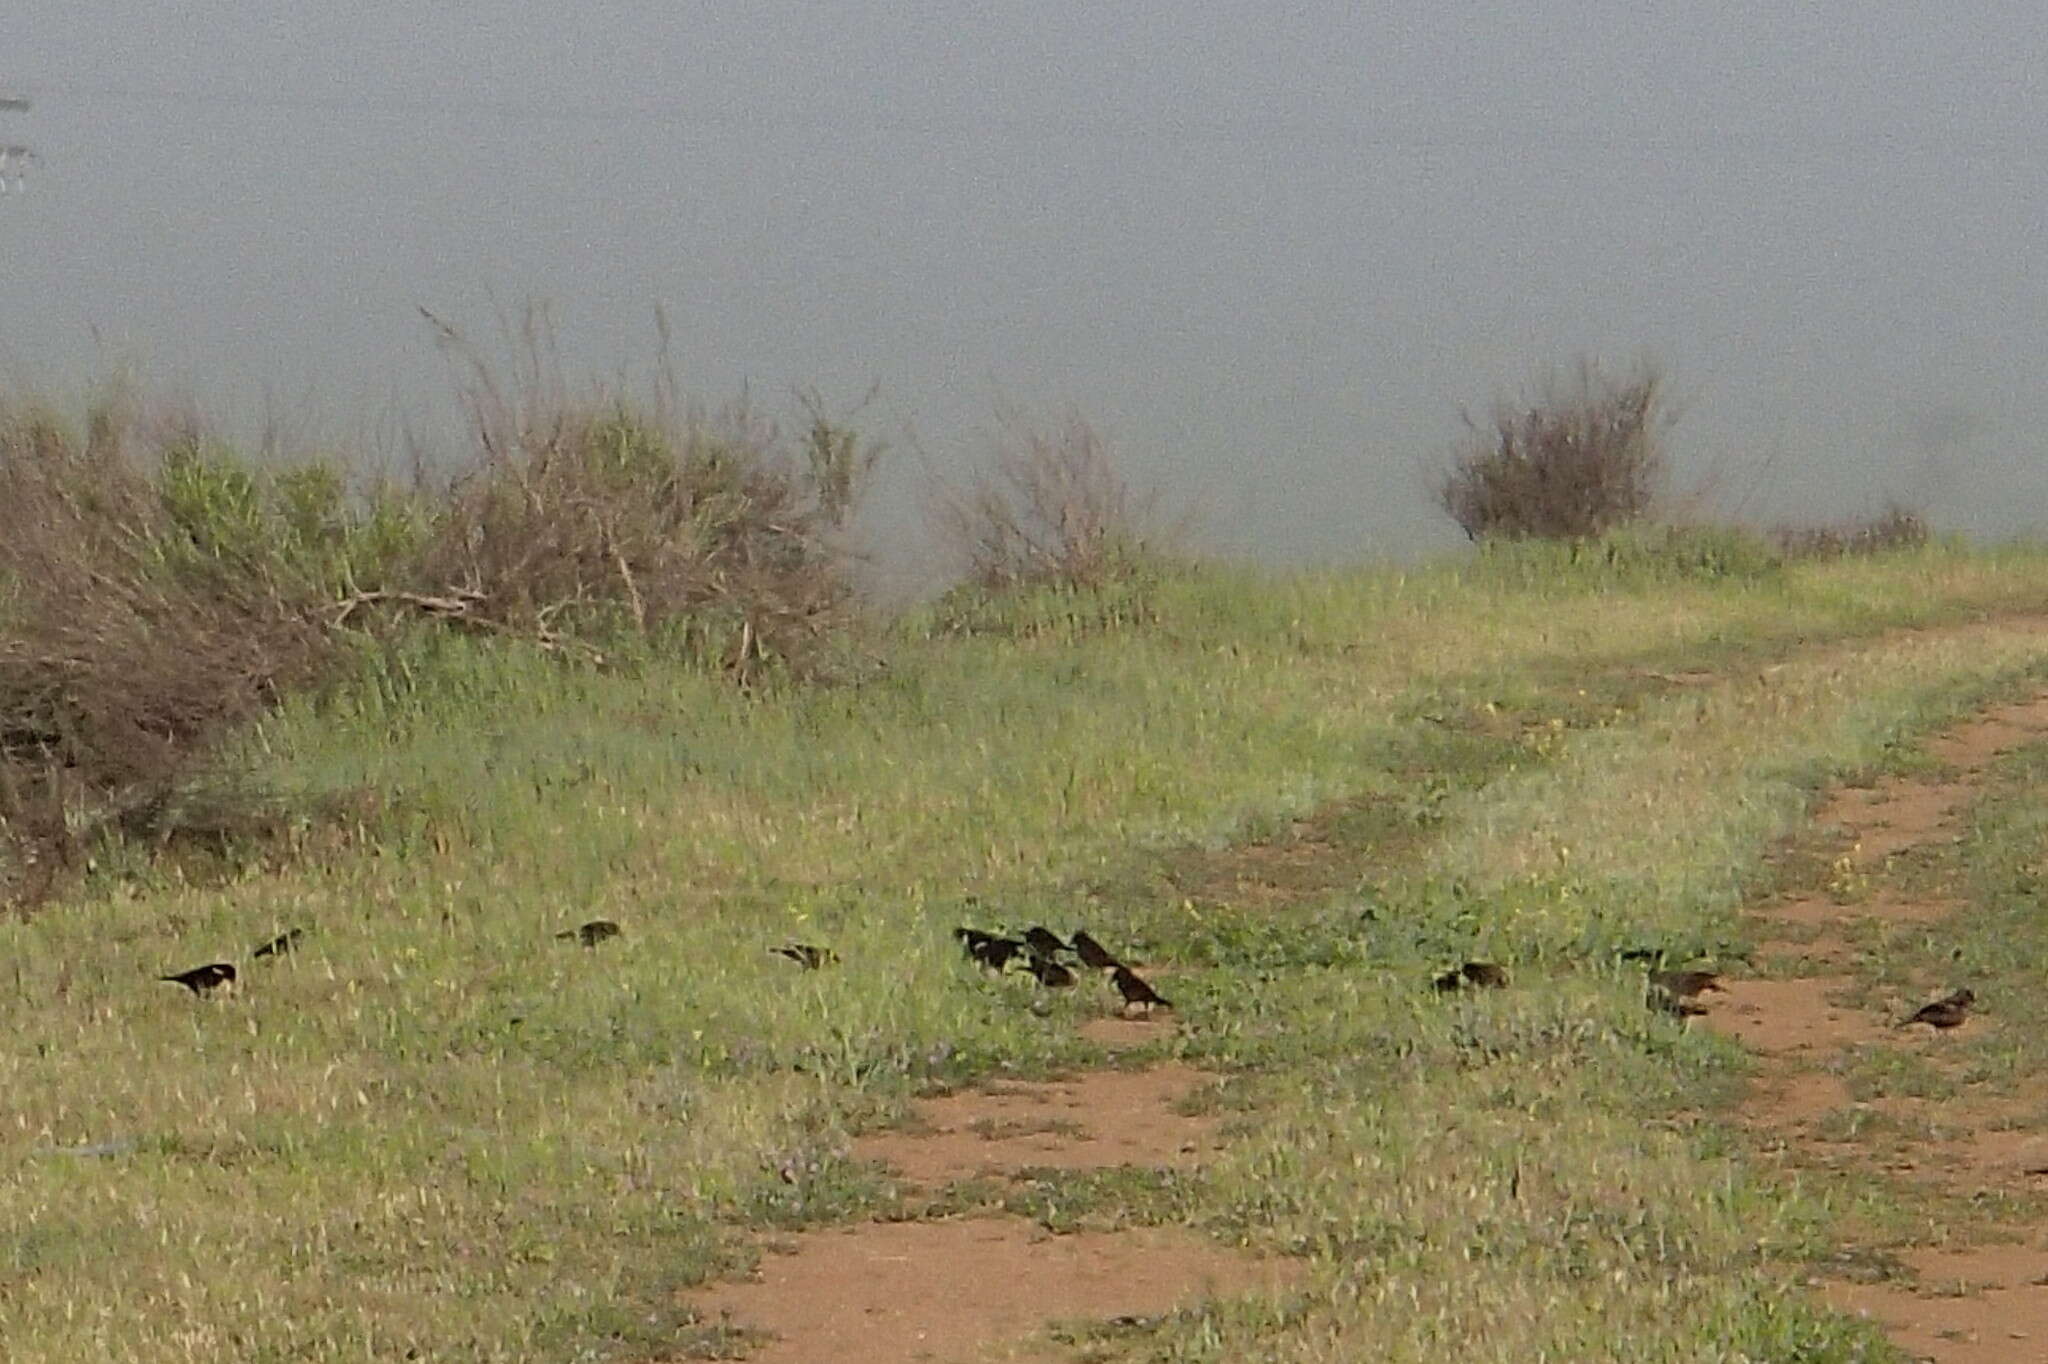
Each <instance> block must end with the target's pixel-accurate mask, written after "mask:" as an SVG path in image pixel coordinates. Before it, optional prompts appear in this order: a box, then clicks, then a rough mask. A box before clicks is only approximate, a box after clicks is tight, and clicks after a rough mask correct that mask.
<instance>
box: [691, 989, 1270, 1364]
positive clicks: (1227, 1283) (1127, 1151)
mask: <svg viewBox="0 0 2048 1364" xmlns="http://www.w3.org/2000/svg"><path fill="white" fill-rule="evenodd" d="M1097 1023H1099V1024H1118V1025H1121V1026H1122V1027H1123V1028H1125V1029H1128V1030H1131V1032H1132V1034H1133V1036H1134V1038H1136V1039H1137V1040H1151V1039H1152V1038H1153V1037H1156V1036H1157V1035H1158V1034H1157V1028H1156V1025H1154V1024H1148V1023H1142V1022H1135V1021H1133V1022H1128V1023H1126V1022H1125V1021H1124V1020H1121V1019H1101V1020H1097ZM1218 1083H1219V1081H1218V1080H1217V1078H1216V1077H1215V1076H1212V1075H1209V1074H1207V1073H1205V1072H1202V1071H1198V1070H1195V1069H1194V1068H1192V1067H1190V1066H1184V1065H1178V1064H1166V1065H1159V1066H1154V1067H1151V1068H1149V1069H1145V1070H1129V1071H1120V1070H1102V1071H1090V1072H1087V1073H1085V1074H1081V1075H1077V1076H1073V1077H1070V1078H1067V1079H1061V1080H1049V1081H1034V1082H1022V1081H1019V1082H1010V1083H1005V1084H998V1085H990V1086H987V1087H984V1088H981V1089H974V1090H967V1091H963V1092H961V1093H957V1094H949V1095H945V1096H943V1097H940V1098H934V1099H927V1100H923V1101H921V1102H920V1103H919V1104H918V1105H917V1112H916V1116H915V1118H914V1119H913V1121H912V1123H911V1124H910V1125H909V1126H908V1127H906V1128H904V1129H901V1130H897V1131H890V1132H880V1133H875V1134H872V1135H869V1136H866V1137H862V1138H861V1139H860V1140H859V1141H857V1142H856V1143H855V1145H854V1154H855V1155H856V1156H857V1157H859V1158H861V1159H863V1160H874V1161H880V1162H882V1163H884V1164H886V1165H888V1166H890V1167H892V1168H893V1169H895V1170H896V1171H897V1172H898V1173H899V1174H901V1175H902V1176H903V1177H904V1178H905V1179H906V1180H907V1181H909V1182H911V1183H914V1184H918V1185H922V1186H925V1187H934V1186H938V1185H942V1184H945V1183H948V1182H951V1181H955V1180H962V1179H974V1178H989V1177H993V1178H998V1179H1001V1178H1010V1177H1016V1176H1020V1175H1022V1174H1023V1173H1024V1172H1025V1171H1028V1170H1033V1169H1038V1170H1043V1169H1063V1170H1088V1169H1107V1168H1115V1167H1123V1166H1134V1167H1139V1168H1144V1169H1161V1168H1177V1169H1185V1168H1189V1167H1192V1166H1195V1165H1198V1164H1199V1163H1200V1162H1201V1161H1202V1160H1203V1159H1204V1158H1205V1157H1207V1156H1208V1155H1210V1154H1211V1153H1213V1152H1214V1151H1216V1150H1217V1149H1218V1147H1219V1145H1220V1139H1219V1137H1218V1127H1219V1124H1220V1120H1219V1119H1218V1118H1216V1117H1214V1116H1210V1115H1204V1114H1200V1113H1196V1114H1190V1113H1187V1112H1183V1111H1182V1110H1183V1109H1184V1108H1187V1107H1190V1106H1193V1107H1195V1108H1197V1109H1199V1108H1201V1107H1203V1105H1201V1104H1200V1102H1199V1100H1200V1097H1201V1095H1202V1093H1203V1091H1204V1090H1205V1089H1211V1088H1213V1087H1214V1086H1215V1085H1217V1084H1218ZM1190 1100H1195V1101H1196V1102H1195V1103H1194V1104H1193V1105H1190ZM1300 1268H1301V1266H1300V1264H1299V1263H1298V1262H1292V1261H1281V1260H1270V1259H1260V1258H1255V1257H1253V1256H1249V1255H1245V1254H1241V1253H1239V1252H1236V1251H1233V1250H1230V1249H1228V1248H1226V1247H1223V1246H1219V1245H1216V1244H1215V1243H1214V1242H1212V1241H1209V1240H1207V1239H1205V1238H1204V1237H1202V1236H1200V1235H1197V1234H1195V1233H1193V1232H1190V1231H1184V1230H1180V1229H1176V1228H1163V1227H1155V1228H1145V1229H1139V1230H1130V1231H1118V1232H1092V1231H1091V1232H1076V1233H1071V1234H1065V1235H1054V1234H1052V1233H1050V1232H1048V1231H1046V1230H1044V1229H1043V1228H1041V1227H1039V1226H1038V1225H1036V1224H1035V1223H1032V1222H1029V1221H1026V1220H1024V1219H1022V1218H1018V1217H1009V1216H981V1217H964V1218H952V1219H946V1220H942V1221H927V1222H870V1223H863V1224H861V1225H858V1226H852V1227H834V1228H831V1229H829V1230H824V1231H814V1232H806V1233H803V1234H802V1235H799V1236H797V1237H795V1238H793V1239H792V1240H790V1241H788V1242H786V1243H783V1244H782V1245H781V1246H778V1247H777V1248H775V1250H774V1251H773V1252H771V1253H770V1254H769V1255H767V1256H766V1257H765V1258H764V1259H763V1261H762V1263H761V1267H760V1271H759V1273H758V1275H757V1276H756V1277H755V1278H754V1279H752V1280H750V1281H747V1282H744V1283H725V1284H717V1285H714V1286H712V1287H710V1288H707V1289H703V1290H700V1291H697V1292H694V1293H692V1294H691V1295H690V1299H691V1306H692V1308H693V1310H694V1311H695V1312H696V1313H697V1316H698V1319H699V1321H700V1322H710V1323H715V1324H723V1325H727V1326H731V1327H738V1328H744V1329H745V1330H747V1331H750V1332H756V1333H760V1334H762V1335H765V1336H766V1337H767V1338H768V1340H767V1343H766V1344H764V1345H762V1346H761V1347H760V1348H759V1349H757V1350H755V1351H753V1352H751V1353H749V1354H748V1355H747V1356H746V1358H747V1359H748V1360H750V1361H754V1362H755V1364H820V1362H821V1361H827V1360H830V1361H844V1362H845V1364H905V1361H931V1362H932V1364H948V1362H951V1361H967V1360H978V1359H985V1358H989V1357H991V1356H990V1354H989V1352H990V1351H991V1350H994V1351H999V1352H1001V1357H1005V1358H1011V1359H1023V1358H1045V1357H1047V1356H1045V1355H1044V1354H1043V1353H1034V1350H1035V1349H1036V1346H1034V1345H1033V1344H1032V1343H1031V1342H1030V1341H1029V1340H1028V1339H1027V1338H1028V1337H1030V1336H1031V1335H1032V1333H1034V1332H1036V1331H1037V1330H1038V1328H1040V1327H1041V1326H1042V1325H1043V1324H1044V1323H1045V1322H1047V1321H1048V1320H1052V1319H1058V1318H1093V1319H1098V1320H1100V1319H1109V1318H1117V1317H1125V1316H1132V1317H1140V1316H1152V1315H1156V1314H1158V1313H1162V1312H1166V1311H1170V1310H1172V1309H1173V1308H1176V1307H1180V1306H1184V1305H1186V1304H1188V1303H1190V1302H1194V1301H1198V1300H1199V1299H1201V1298H1202V1297H1204V1296H1206V1295H1211V1294H1231V1293H1243V1292H1252V1291H1258V1290H1269V1291H1278V1290H1279V1289H1281V1288H1283V1287H1285V1286H1286V1285H1287V1284H1289V1283H1292V1282H1294V1281H1295V1280H1296V1279H1297V1278H1298V1277H1299V1273H1300ZM1005 1342H1008V1343H1007V1344H1005Z"/></svg>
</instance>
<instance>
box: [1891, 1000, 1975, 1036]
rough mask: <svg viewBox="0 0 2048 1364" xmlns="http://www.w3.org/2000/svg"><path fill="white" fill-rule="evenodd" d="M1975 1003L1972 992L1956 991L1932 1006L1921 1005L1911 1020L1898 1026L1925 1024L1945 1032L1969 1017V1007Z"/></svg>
mask: <svg viewBox="0 0 2048 1364" xmlns="http://www.w3.org/2000/svg"><path fill="white" fill-rule="evenodd" d="M1976 1002H1977V994H1976V992H1975V991H1974V990H1958V991H1956V992H1955V993H1954V994H1952V995H1949V996H1947V997H1945V998H1942V999H1937V1000H1935V1001H1934V1002H1933V1003H1932V1004H1922V1005H1921V1006H1920V1008H1919V1010H1918V1011H1917V1012H1916V1013H1914V1015H1913V1016H1912V1017H1911V1018H1909V1019H1906V1020H1905V1021H1904V1022H1902V1023H1900V1024H1898V1026H1899V1027H1901V1028H1910V1027H1912V1026H1913V1025H1914V1024H1915V1023H1925V1024H1927V1026H1929V1027H1931V1028H1939V1029H1942V1030H1943V1031H1946V1030H1948V1029H1949V1028H1954V1027H1958V1026H1960V1025H1961V1024H1962V1021H1963V1020H1964V1019H1966V1018H1968V1017H1969V1016H1970V1006H1971V1005H1972V1004H1975V1003H1976Z"/></svg>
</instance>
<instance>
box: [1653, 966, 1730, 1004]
mask: <svg viewBox="0 0 2048 1364" xmlns="http://www.w3.org/2000/svg"><path fill="white" fill-rule="evenodd" d="M1650 984H1651V985H1652V986H1654V987H1655V988H1657V989H1659V990H1663V991H1665V992H1666V993H1667V994H1670V995H1671V996H1673V997H1674V998H1677V999H1693V998H1696V997H1698V996H1700V995H1704V994H1710V993H1712V992H1715V991H1719V992H1721V993H1723V994H1725V993H1727V988H1728V987H1727V986H1725V985H1723V984H1721V973H1720V972H1719V971H1652V972H1650Z"/></svg>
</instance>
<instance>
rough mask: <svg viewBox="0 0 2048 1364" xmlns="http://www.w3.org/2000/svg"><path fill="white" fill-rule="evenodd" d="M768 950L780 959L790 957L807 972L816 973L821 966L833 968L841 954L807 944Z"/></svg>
mask: <svg viewBox="0 0 2048 1364" xmlns="http://www.w3.org/2000/svg"><path fill="white" fill-rule="evenodd" d="M768 950H769V951H770V952H773V953H774V954H775V955H776V956H778V957H788V958H789V959H790V960H791V961H793V962H795V963H796V964H797V965H798V966H801V967H803V968H804V970H806V971H815V970H817V969H818V968H819V967H821V966H831V965H834V964H835V963H837V962H838V960H839V954H838V953H837V952H834V951H833V950H832V949H831V948H829V947H814V946H812V945H811V944H810V943H807V942H793V943H790V944H789V945H788V946H786V947H771V948H769V949H768Z"/></svg>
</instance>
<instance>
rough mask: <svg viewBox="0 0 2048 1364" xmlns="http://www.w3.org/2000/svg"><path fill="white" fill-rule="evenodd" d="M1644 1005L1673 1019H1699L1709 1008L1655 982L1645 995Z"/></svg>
mask: <svg viewBox="0 0 2048 1364" xmlns="http://www.w3.org/2000/svg"><path fill="white" fill-rule="evenodd" d="M1643 1005H1644V1007H1646V1008H1650V1009H1655V1010H1656V1011H1657V1012H1658V1013H1660V1014H1670V1015H1671V1016H1672V1017H1673V1018H1698V1017H1700V1016H1701V1015H1702V1014H1704V1013H1706V1011H1707V1006H1706V1005H1704V1004H1702V1003H1700V1002H1699V1000H1698V999H1697V998H1695V997H1693V996H1690V995H1680V994H1674V993H1672V992H1671V991H1670V990H1667V989H1665V988H1664V987H1663V986H1661V985H1658V984H1656V983H1654V982H1652V983H1651V985H1650V988H1649V990H1648V991H1647V992H1646V993H1645V994H1644V995H1643Z"/></svg>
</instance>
